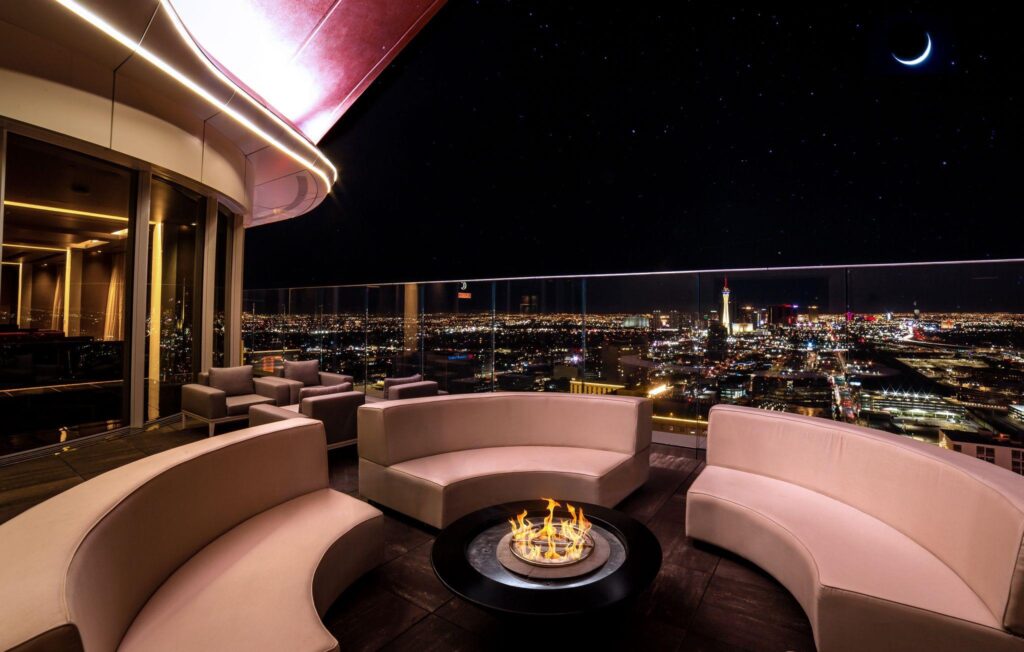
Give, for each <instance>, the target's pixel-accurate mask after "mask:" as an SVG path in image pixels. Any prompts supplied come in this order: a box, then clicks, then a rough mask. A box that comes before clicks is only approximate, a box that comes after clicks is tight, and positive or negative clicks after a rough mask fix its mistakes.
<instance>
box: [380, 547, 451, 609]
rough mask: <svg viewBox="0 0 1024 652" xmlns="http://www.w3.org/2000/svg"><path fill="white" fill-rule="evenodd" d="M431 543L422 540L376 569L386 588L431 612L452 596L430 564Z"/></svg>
mask: <svg viewBox="0 0 1024 652" xmlns="http://www.w3.org/2000/svg"><path fill="white" fill-rule="evenodd" d="M432 546H433V541H427V542H426V543H422V544H420V545H419V546H417V547H415V548H413V549H412V550H411V551H410V552H408V553H406V554H404V555H402V556H401V557H399V558H397V559H395V560H394V561H391V562H388V563H387V564H385V565H383V566H381V567H380V568H379V569H378V570H377V571H375V572H376V573H377V574H379V575H380V578H381V581H382V582H383V583H384V586H386V587H387V588H388V589H389V590H391V591H393V592H394V593H396V594H398V595H400V596H402V597H403V598H405V599H406V600H408V601H409V602H412V603H413V604H415V605H417V606H419V607H422V608H423V609H426V610H427V611H434V610H435V609H437V608H438V607H440V606H441V605H443V604H444V603H445V602H448V600H450V599H451V597H452V594H451V593H450V592H449V591H448V589H446V588H445V587H444V585H443V584H441V580H439V579H437V576H436V575H435V574H434V569H433V568H432V567H431V565H430V550H431V547H432Z"/></svg>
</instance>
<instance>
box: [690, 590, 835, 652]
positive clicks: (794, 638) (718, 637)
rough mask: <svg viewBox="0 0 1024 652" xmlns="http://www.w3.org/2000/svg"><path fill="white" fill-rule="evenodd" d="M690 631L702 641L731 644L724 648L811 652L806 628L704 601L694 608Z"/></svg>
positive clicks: (776, 651) (810, 643)
mask: <svg viewBox="0 0 1024 652" xmlns="http://www.w3.org/2000/svg"><path fill="white" fill-rule="evenodd" d="M690 632H691V633H692V634H694V635H696V636H700V637H703V640H708V639H711V640H715V641H719V642H721V643H722V644H724V645H728V646H731V647H729V648H726V649H742V650H757V651H758V652H803V651H805V650H806V651H807V652H814V649H815V648H814V637H813V636H812V634H811V631H810V628H808V629H807V630H805V631H795V630H792V629H788V628H786V627H781V626H779V625H773V624H771V623H767V622H765V621H764V620H762V619H760V618H756V617H754V616H753V615H751V614H748V613H742V612H735V611H732V610H730V609H727V608H723V607H719V606H716V605H713V604H710V603H708V602H705V603H703V604H702V605H701V606H700V609H698V610H697V614H696V615H695V616H694V618H693V620H692V621H691V623H690ZM698 649H718V648H698Z"/></svg>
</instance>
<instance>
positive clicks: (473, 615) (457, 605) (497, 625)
mask: <svg viewBox="0 0 1024 652" xmlns="http://www.w3.org/2000/svg"><path fill="white" fill-rule="evenodd" d="M434 613H435V614H436V615H437V616H439V617H441V618H444V619H445V620H447V621H448V622H450V623H454V624H456V625H458V626H459V627H461V628H462V629H465V630H467V631H470V632H473V633H475V634H479V635H481V636H484V637H486V638H487V639H488V640H494V639H495V637H499V636H502V635H503V634H504V624H503V623H502V622H501V621H500V620H499V619H498V618H496V617H495V616H494V615H493V614H491V613H490V612H488V611H486V610H484V609H481V608H480V607H478V606H476V605H474V604H471V603H469V602H466V601H465V600H463V599H462V598H459V597H454V598H452V599H451V600H449V601H448V602H446V603H444V605H443V606H442V607H441V608H440V609H438V610H437V611H435V612H434Z"/></svg>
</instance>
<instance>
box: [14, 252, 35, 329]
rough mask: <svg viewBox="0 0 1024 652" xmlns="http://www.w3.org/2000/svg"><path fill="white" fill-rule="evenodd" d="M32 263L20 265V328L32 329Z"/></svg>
mask: <svg viewBox="0 0 1024 652" xmlns="http://www.w3.org/2000/svg"><path fill="white" fill-rule="evenodd" d="M32 273H33V268H32V263H21V264H20V265H18V288H19V291H18V328H32Z"/></svg>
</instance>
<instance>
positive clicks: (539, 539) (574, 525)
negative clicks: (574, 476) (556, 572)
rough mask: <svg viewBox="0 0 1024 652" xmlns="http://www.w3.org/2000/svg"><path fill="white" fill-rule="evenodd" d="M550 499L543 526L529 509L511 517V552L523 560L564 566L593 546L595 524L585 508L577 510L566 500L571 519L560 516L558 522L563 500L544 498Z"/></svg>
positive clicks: (509, 521)
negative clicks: (557, 517) (560, 501)
mask: <svg viewBox="0 0 1024 652" xmlns="http://www.w3.org/2000/svg"><path fill="white" fill-rule="evenodd" d="M541 500H546V501H547V502H548V506H547V510H548V513H547V516H545V517H544V523H543V524H542V525H541V526H540V527H535V526H534V525H533V523H532V522H531V521H530V519H529V518H527V514H528V512H527V510H525V509H524V510H523V511H522V513H520V514H518V515H517V516H516V518H514V519H512V518H510V519H509V520H508V523H509V525H510V526H512V541H511V545H512V552H513V553H515V555H516V556H517V557H519V558H520V559H522V560H523V561H528V562H530V563H534V564H540V565H561V564H566V563H572V562H576V561H579V560H580V559H582V558H583V557H584V556H585V555H586V554H587V553H589V551H590V550H591V549H592V548H593V545H594V544H593V540H592V539H591V537H590V529H591V528H592V527H593V526H592V525H591V524H590V521H588V520H587V518H586V516H584V515H583V508H582V507H580V508H579V509H578V510H577V509H576V507H574V506H573V505H571V504H569V503H566V504H565V508H566V509H567V510H568V512H569V518H561V519H559V523H558V525H557V526H556V525H555V508H556V507H561V506H562V505H561V503H559V502H556V501H554V500H552V499H550V498H541Z"/></svg>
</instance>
